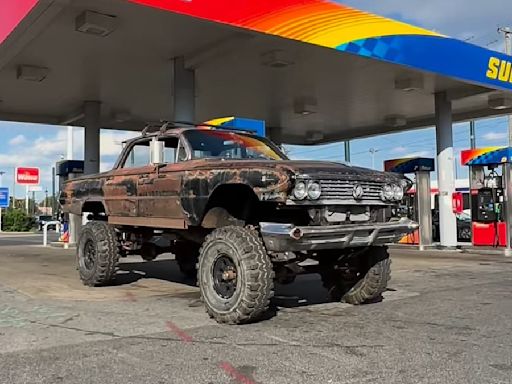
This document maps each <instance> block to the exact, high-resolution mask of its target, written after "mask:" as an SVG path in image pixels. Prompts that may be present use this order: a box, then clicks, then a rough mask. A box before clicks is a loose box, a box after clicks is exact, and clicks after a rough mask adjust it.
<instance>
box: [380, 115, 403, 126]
mask: <svg viewBox="0 0 512 384" xmlns="http://www.w3.org/2000/svg"><path fill="white" fill-rule="evenodd" d="M384 125H385V126H386V127H392V128H399V127H405V126H406V125H407V118H406V117H405V116H403V115H388V116H386V117H385V118H384Z"/></svg>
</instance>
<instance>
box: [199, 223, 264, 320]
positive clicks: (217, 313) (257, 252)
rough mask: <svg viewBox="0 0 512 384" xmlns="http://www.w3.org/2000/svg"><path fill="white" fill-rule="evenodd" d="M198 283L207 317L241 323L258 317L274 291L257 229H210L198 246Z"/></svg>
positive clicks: (233, 227) (234, 227)
mask: <svg viewBox="0 0 512 384" xmlns="http://www.w3.org/2000/svg"><path fill="white" fill-rule="evenodd" d="M197 280H198V284H199V287H200V290H201V297H202V300H203V302H204V305H205V306H206V311H207V312H208V314H209V315H210V317H212V318H214V319H215V320H216V321H217V322H219V323H227V324H242V323H248V322H252V321H255V320H258V319H260V318H261V317H262V316H263V315H264V314H265V313H266V312H267V311H268V308H269V304H270V298H271V297H272V296H273V295H274V270H273V267H272V262H271V261H270V258H269V257H268V255H267V252H266V250H265V247H264V246H263V242H262V240H261V238H260V236H259V233H258V231H257V230H255V229H252V228H246V227H237V226H228V227H223V228H219V229H216V230H214V231H213V232H212V233H211V234H210V235H208V236H207V237H206V239H205V241H204V243H203V245H202V247H201V250H200V253H199V263H198V274H197Z"/></svg>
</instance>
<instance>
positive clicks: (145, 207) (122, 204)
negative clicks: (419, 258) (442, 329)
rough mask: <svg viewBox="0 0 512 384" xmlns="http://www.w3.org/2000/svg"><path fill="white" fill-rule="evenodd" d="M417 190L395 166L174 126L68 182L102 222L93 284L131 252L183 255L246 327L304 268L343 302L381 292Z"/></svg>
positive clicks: (91, 233) (97, 225)
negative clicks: (298, 155)
mask: <svg viewBox="0 0 512 384" xmlns="http://www.w3.org/2000/svg"><path fill="white" fill-rule="evenodd" d="M409 187H410V182H409V181H408V180H407V179H404V178H403V177H401V176H398V175H395V174H389V173H383V172H376V171H373V170H368V169H363V168H358V167H353V166H349V165H345V164H341V163H334V162H318V161H291V160H289V159H288V158H287V157H286V156H285V155H284V154H283V152H282V151H281V150H280V149H279V148H278V147H277V146H276V145H274V144H273V143H271V142H270V141H268V140H267V139H265V138H262V137H258V136H255V135H252V134H250V133H248V132H244V131H233V130H223V129H213V128H211V127H174V128H172V129H166V128H165V129H160V130H159V131H158V132H152V133H148V132H144V133H143V135H142V136H141V137H138V138H136V139H133V140H130V141H128V142H127V143H126V146H125V148H124V150H123V152H122V154H121V155H120V157H119V159H118V161H117V163H116V164H115V166H114V169H113V170H111V171H109V172H105V173H102V174H99V175H92V176H86V177H82V178H79V179H74V180H71V181H69V182H67V183H66V184H65V186H64V189H63V193H62V194H61V204H62V205H63V208H64V211H65V212H68V213H73V214H76V215H83V214H87V215H88V217H89V219H90V220H91V221H90V222H89V223H88V224H86V225H85V226H84V227H83V228H82V230H81V235H80V239H79V243H78V246H77V249H78V250H77V252H78V255H77V260H78V270H79V273H80V278H81V280H82V281H83V283H84V284H86V285H88V286H100V285H106V284H108V283H109V282H110V281H111V279H113V278H114V276H115V270H116V265H117V263H118V261H119V258H120V257H123V256H125V255H128V254H140V255H141V256H142V257H143V258H144V259H145V260H153V259H155V258H156V257H157V256H158V255H159V254H161V253H164V252H172V253H174V255H175V257H176V261H177V263H178V264H179V266H180V269H181V271H182V272H184V273H185V274H187V275H189V276H192V275H194V276H197V282H198V285H199V287H200V291H201V296H202V300H203V302H204V305H205V306H206V310H207V312H208V314H209V315H210V316H211V317H213V318H215V320H217V321H218V322H220V323H229V324H239V323H246V322H250V321H254V320H257V319H259V318H261V316H262V315H263V314H264V313H265V312H266V311H267V310H268V308H269V303H270V299H271V297H272V296H273V292H274V283H275V281H278V282H280V283H290V282H292V281H293V280H294V279H295V276H297V275H298V274H302V273H319V274H320V275H321V277H322V281H323V284H324V286H325V287H326V288H327V290H328V292H329V294H330V296H331V298H332V299H334V300H337V301H345V302H348V303H352V304H362V303H366V302H371V301H375V300H377V299H379V297H380V295H381V294H382V292H383V291H384V290H385V289H386V285H387V283H388V280H389V278H390V259H389V255H388V252H387V248H386V244H387V243H392V242H396V241H397V240H399V239H400V238H402V237H403V236H404V235H406V234H408V233H410V232H412V231H414V230H415V229H416V228H417V224H416V223H414V222H412V221H410V220H408V219H405V218H402V219H400V218H394V217H393V211H394V209H395V207H396V206H397V205H398V202H399V201H400V200H401V199H402V198H403V195H404V192H405V191H406V190H407V189H408V188H409ZM155 236H157V237H158V238H159V239H160V240H159V242H155V241H154V239H155ZM162 239H164V240H165V241H164V243H163V245H162V241H161V240H162ZM306 260H308V262H307V263H304V261H306ZM312 261H313V262H312Z"/></svg>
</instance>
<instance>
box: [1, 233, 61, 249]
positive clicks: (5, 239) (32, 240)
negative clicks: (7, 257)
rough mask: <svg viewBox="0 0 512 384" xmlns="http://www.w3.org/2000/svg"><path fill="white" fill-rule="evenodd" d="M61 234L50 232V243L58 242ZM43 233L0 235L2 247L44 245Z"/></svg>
mask: <svg viewBox="0 0 512 384" xmlns="http://www.w3.org/2000/svg"><path fill="white" fill-rule="evenodd" d="M58 239H59V234H58V233H56V232H54V231H49V232H48V242H52V241H57V240H58ZM42 244H43V233H42V232H28V233H9V232H2V233H0V247H5V246H27V245H42Z"/></svg>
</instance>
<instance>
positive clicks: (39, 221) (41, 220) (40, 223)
mask: <svg viewBox="0 0 512 384" xmlns="http://www.w3.org/2000/svg"><path fill="white" fill-rule="evenodd" d="M49 221H55V219H54V218H53V216H51V215H40V216H37V217H36V225H37V228H38V230H39V231H42V230H43V227H44V225H45V224H46V223H47V222H49ZM48 229H49V230H55V229H56V226H55V225H53V224H51V225H48Z"/></svg>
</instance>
